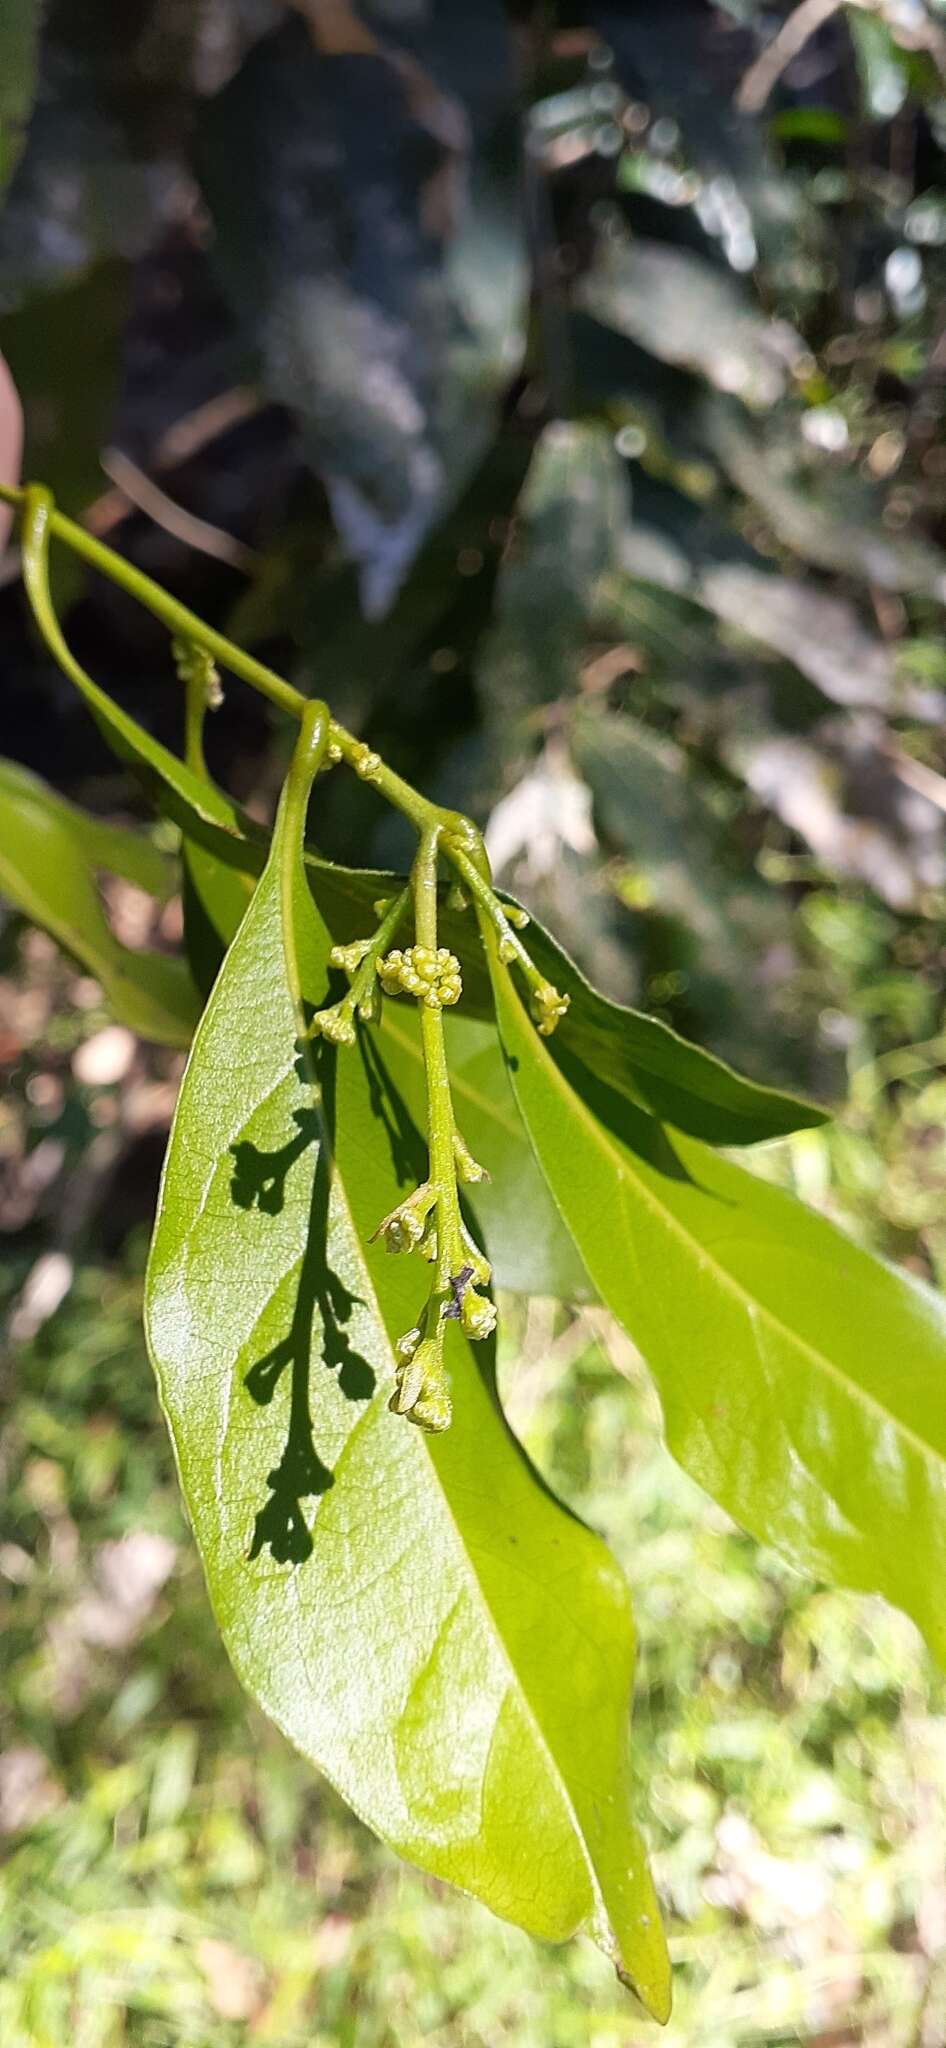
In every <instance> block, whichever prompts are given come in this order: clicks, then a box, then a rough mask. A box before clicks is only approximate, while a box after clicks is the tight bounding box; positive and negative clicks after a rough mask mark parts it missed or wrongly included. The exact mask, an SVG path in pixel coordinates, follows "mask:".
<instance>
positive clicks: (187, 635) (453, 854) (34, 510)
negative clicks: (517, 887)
mask: <svg viewBox="0 0 946 2048" xmlns="http://www.w3.org/2000/svg"><path fill="white" fill-rule="evenodd" d="M0 501H4V502H6V503H8V504H12V505H16V506H19V507H20V510H21V514H22V539H23V578H24V582H25V585H26V589H27V594H28V596H29V599H30V603H31V605H32V607H33V612H34V615H35V617H36V621H37V624H38V626H39V628H40V631H41V633H42V635H43V638H44V639H45V641H46V645H47V646H48V648H49V650H50V652H51V654H53V656H54V657H55V659H56V660H57V661H58V663H59V665H60V667H61V668H62V669H63V671H64V672H65V674H66V675H68V676H69V677H70V679H71V680H72V681H73V682H74V683H75V684H76V685H77V687H78V689H79V690H80V691H81V692H82V695H83V696H84V697H85V698H86V700H87V701H88V702H89V703H90V705H91V706H92V707H93V709H95V708H98V707H101V708H102V709H103V710H104V711H106V712H108V711H111V710H112V708H113V707H112V706H111V700H110V699H109V698H107V697H106V695H105V692H104V691H101V690H100V689H99V688H98V685H97V684H95V683H93V681H92V679H91V677H89V676H87V675H86V673H85V671H84V669H82V668H81V667H80V665H79V663H78V662H77V661H76V660H75V657H74V656H73V654H72V653H71V651H70V649H69V647H68V646H67V644H66V641H65V639H64V637H63V634H62V630H61V628H60V625H59V621H58V619H57V617H56V614H55V610H54V608H53V604H52V599H51V597H50V592H49V577H48V546H49V538H50V535H51V534H54V535H56V536H57V537H58V538H59V539H61V540H63V541H65V542H66V544H67V546H69V547H71V548H72V549H73V552H74V553H76V554H78V555H80V556H81V557H82V559H83V560H84V561H87V562H88V563H89V564H90V565H91V566H92V567H93V568H96V569H99V570H101V571H102V572H103V573H104V574H105V575H107V576H109V577H110V578H111V579H112V581H113V582H115V583H117V584H119V585H120V586H121V588H123V589H124V590H126V591H127V592H128V593H129V595H130V596H132V597H134V598H137V599H138V601H139V602H140V603H142V604H144V605H146V606H147V608H148V610H149V611H151V612H153V613H154V614H155V616H156V617H157V618H159V619H161V620H162V621H163V623H164V624H165V625H166V626H167V627H168V628H169V629H170V631H171V633H172V635H173V636H174V638H175V639H176V640H177V641H179V642H181V643H182V644H183V645H184V646H185V647H192V648H194V649H200V650H202V651H203V652H204V654H205V655H208V656H209V657H211V659H212V660H213V661H214V662H219V663H220V665H221V666H222V667H224V668H227V669H230V670H231V672H232V673H233V674H234V675H237V676H241V677H242V678H243V680H244V681H245V682H248V683H251V684H252V685H253V687H254V688H255V689H257V690H259V691H261V693H262V694H263V695H264V696H265V697H268V698H269V700H270V702H271V703H273V704H276V705H277V706H278V707H279V708H280V709H281V710H283V711H286V712H288V713H289V714H290V716H291V717H293V718H297V719H299V720H300V721H304V720H305V719H306V717H307V714H308V713H309V711H310V709H311V706H310V700H309V699H308V698H306V697H303V696H302V694H301V692H300V691H298V690H296V689H294V688H293V686H292V684H291V683H287V682H286V681H285V680H284V678H283V677H282V676H279V675H276V673H275V672H274V670H272V669H270V668H267V667H266V666H265V664H264V663H262V662H259V661H256V660H255V659H254V657H253V656H252V655H250V654H247V653H245V652H244V650H243V649H242V648H240V647H237V646H235V645H234V643H233V642H232V641H231V640H227V639H226V638H225V636H224V635H223V634H222V633H217V632H215V631H214V629H213V628H212V627H210V626H207V625H205V624H204V621H203V620H202V619H200V618H198V617H197V614H196V613H195V612H192V611H189V610H188V608H187V606H186V605H182V604H179V603H178V601H177V599H176V598H173V597H170V596H169V595H168V593H167V591H165V590H162V589H161V586H160V584H157V583H153V582H152V581H151V578H150V577H149V576H145V575H144V574H143V573H142V571H141V570H140V569H135V568H133V567H132V566H131V564H130V563H128V562H126V561H124V560H123V558H122V556H121V555H117V554H115V553H114V551H113V550H112V549H111V548H109V547H106V546H105V545H104V543H103V542H102V541H98V540H96V539H95V538H94V536H93V535H92V534H89V533H86V531H85V529H84V528H83V527H81V526H77V525H76V524H75V522H74V521H73V520H71V519H67V518H66V517H65V515H64V514H63V513H61V512H58V511H57V510H56V508H55V505H54V503H53V498H52V494H51V492H50V491H48V490H47V489H46V488H45V486H44V485H42V484H28V485H26V486H25V488H24V489H22V490H14V489H12V488H11V487H9V486H7V485H0ZM319 716H320V718H321V719H322V720H323V721H327V723H326V725H325V734H324V739H323V740H322V741H321V742H320V745H319V749H318V759H319V765H320V766H321V765H322V764H323V763H324V762H325V760H326V758H328V759H329V760H331V759H333V758H334V759H337V760H344V761H346V762H348V763H349V764H350V766H351V767H352V768H354V769H355V772H356V773H357V774H359V775H361V776H363V777H365V778H366V779H367V780H368V781H370V782H372V783H374V785H375V787H376V788H377V790H378V793H379V795H381V796H382V797H384V798H385V800H386V801H387V802H388V803H390V804H392V805H393V806H394V808H395V809H396V810H399V811H400V812H401V813H402V814H403V816H404V817H406V818H408V819H409V820H410V822H411V824H412V825H413V826H414V828H415V831H416V832H417V833H418V835H419V838H420V842H421V851H420V853H419V855H418V862H417V869H416V873H417V876H418V878H419V879H418V881H417V883H416V884H415V887H414V894H415V901H416V903H417V906H418V919H419V921H418V923H417V940H418V943H419V944H420V945H425V944H428V943H429V944H430V946H431V949H432V951H434V952H436V949H437V936H436V934H437V855H438V850H439V849H440V848H441V847H442V850H443V852H444V854H445V856H446V857H447V859H448V860H450V861H451V862H452V864H453V867H454V869H455V870H456V872H457V874H458V875H459V877H460V879H461V881H462V882H463V883H464V884H465V886H466V887H467V889H468V890H469V892H470V894H471V895H472V897H473V899H474V902H475V904H476V908H477V915H478V917H479V919H480V922H481V924H482V922H483V920H484V918H485V919H486V920H487V921H488V922H489V924H490V927H491V929H492V930H493V931H494V932H495V933H496V934H497V935H498V941H499V954H500V958H501V959H502V960H503V961H504V962H509V961H512V960H515V961H516V962H517V964H518V966H519V967H520V969H521V972H522V974H523V976H524V977H525V980H526V982H527V984H528V987H529V989H530V991H531V995H532V999H533V1000H532V1014H533V1017H534V1018H535V1019H536V1022H537V1023H538V1027H539V1030H540V1031H542V1032H545V1033H548V1032H549V1031H552V1030H554V1028H555V1024H556V1022H557V1020H558V1017H559V1016H560V1015H561V1014H562V1013H563V1012H564V1010H565V1008H566V1007H567V1000H566V999H563V998H560V997H559V996H558V995H557V992H556V990H555V989H554V988H552V987H551V985H550V984H549V983H548V982H547V981H546V980H545V978H544V976H543V975H542V974H540V973H539V971H538V969H537V968H536V967H535V966H534V965H533V963H532V960H531V959H530V957H529V954H528V952H527V950H526V948H525V946H524V945H523V943H522V941H521V939H520V938H519V937H518V934H517V933H516V931H515V930H514V928H513V925H512V923H511V921H510V919H509V917H507V915H506V912H505V911H504V909H503V907H502V905H501V903H500V902H499V899H498V898H497V896H496V893H495V891H494V889H493V887H492V884H491V880H490V871H489V861H488V859H487V856H486V849H485V847H484V845H483V840H482V837H481V835H480V833H479V832H478V831H477V829H476V826H475V825H473V824H472V823H471V821H470V819H469V818H466V817H464V816H463V814H462V812H459V811H453V810H446V809H444V808H442V807H441V806H440V805H438V804H433V803H431V802H430V800H429V798H427V797H424V796H421V795H420V793H419V792H418V791H417V790H415V789H412V787H411V785H410V783H408V782H405V781H404V779H403V777H402V776H400V775H397V774H396V773H395V772H394V770H393V769H391V768H388V767H387V766H386V764H385V763H384V762H383V761H381V760H380V759H379V757H378V756H377V755H376V754H373V753H371V751H370V750H369V748H368V747H366V746H365V744H364V741H362V740H357V739H356V738H355V737H354V734H352V733H350V732H347V731H346V730H345V727H344V726H342V725H339V724H338V722H337V720H335V719H333V718H332V717H331V715H330V714H329V713H328V712H327V711H326V710H325V709H324V707H322V708H321V710H320V714H319ZM197 717H198V711H197V707H196V705H195V704H194V703H193V701H192V694H191V692H190V690H189V694H188V711H187V732H188V739H187V747H188V760H189V763H190V765H196V763H197V760H198V755H199V757H200V761H201V765H202V758H203V755H202V745H201V737H200V732H199V730H198V729H197V725H196V721H197ZM191 757H193V758H191ZM314 772H315V771H314V770H313V773H314ZM420 920H424V923H423V925H422V923H421V921H420ZM425 931H427V932H429V933H430V934H431V937H430V939H429V941H428V940H427V939H426V938H425V937H424V935H423V934H424V932H425ZM422 1016H423V1020H424V1031H425V1033H427V1031H428V1023H429V1020H430V1018H431V1017H433V1022H434V1024H435V1025H436V1032H434V1031H433V1030H432V1029H431V1031H430V1033H429V1037H430V1048H431V1050H430V1060H429V1062H428V1064H429V1066H430V1068H431V1071H434V1072H435V1071H436V1070H437V1068H438V1067H439V1066H440V1065H443V1068H444V1071H446V1060H445V1055H444V1054H443V1049H442V1048H443V1032H442V1025H441V1023H440V1019H439V1016H438V1015H437V1013H436V1012H431V1011H428V1010H427V1008H426V1006H423V1008H422ZM435 1036H436V1039H437V1042H438V1044H439V1046H440V1049H441V1050H440V1053H439V1055H438V1053H437V1051H436V1048H435V1046H434V1037H435ZM426 1043H427V1040H426V1038H425V1046H426ZM425 1057H426V1052H425ZM448 1092H449V1091H448ZM452 1179H453V1177H452V1174H451V1181H452ZM445 1186H446V1182H445ZM445 1201H446V1203H447V1209H448V1211H449V1196H445ZM453 1206H454V1208H456V1207H457V1204H456V1185H455V1181H454V1182H453ZM445 1213H446V1212H445ZM450 1235H451V1237H452V1236H453V1235H454V1233H453V1231H452V1226H451V1231H450ZM459 1242H460V1239H459V1231H457V1233H456V1244H457V1245H458V1244H459Z"/></svg>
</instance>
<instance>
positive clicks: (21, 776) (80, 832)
mask: <svg viewBox="0 0 946 2048" xmlns="http://www.w3.org/2000/svg"><path fill="white" fill-rule="evenodd" d="M18 797H23V798H30V797H31V798H32V799H33V801H34V802H36V803H44V804H46V805H47V806H48V808H49V809H50V811H53V812H55V813H56V814H57V815H58V816H60V817H61V818H62V820H63V822H64V823H66V824H68V827H69V830H70V831H71V832H73V833H74V835H75V837H76V840H77V842H78V843H79V845H80V846H81V847H82V849H83V851H84V853H85V856H86V859H87V860H88V861H89V863H90V865H91V866H92V867H94V868H102V869H104V870H105V872H106V873H107V874H110V875H121V876H122V877H123V878H124V880H125V881H126V882H133V883H134V885H135V887H136V888H137V889H143V890H144V892H145V895H146V896H154V897H156V898H157V900H158V901H159V902H161V903H163V902H166V900H167V898H168V897H169V896H172V895H173V893H174V890H175V888H176V886H177V878H176V875H175V871H174V862H173V861H172V860H171V859H169V857H168V855H167V854H166V853H162V852H161V850H160V848H159V847H157V846H155V844H154V841H153V840H152V839H149V838H148V837H147V835H146V834H145V833H144V832H134V831H129V830H127V829H126V828H125V827H124V826H121V825H110V824H108V823H107V822H106V820H105V819H104V818H93V817H91V816H90V815H89V813H88V812H87V811H80V810H78V809H77V807H76V806H75V805H74V804H70V803H67V801H66V799H65V797H61V796H58V795H57V794H56V793H55V792H54V791H53V790H51V789H50V788H49V786H48V784H47V783H45V782H43V781H42V779H41V778H40V776H38V775H33V774H31V772H30V770H29V769H28V768H22V767H21V766H20V764H19V762H17V761H4V760H0V803H3V802H6V801H12V802H15V801H16V799H17V798H18Z"/></svg>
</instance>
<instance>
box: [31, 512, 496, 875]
mask: <svg viewBox="0 0 946 2048" xmlns="http://www.w3.org/2000/svg"><path fill="white" fill-rule="evenodd" d="M0 502H3V503H5V504H7V505H15V506H18V507H19V508H20V510H21V513H22V517H23V541H24V564H23V566H24V580H25V582H26V585H27V590H28V594H29V597H30V601H31V603H32V605H33V609H34V611H35V614H36V619H37V623H38V624H39V627H40V630H41V632H42V634H43V637H44V639H45V640H46V644H47V646H48V647H49V649H50V652H51V653H52V654H54V655H55V657H56V660H57V661H58V662H59V663H60V665H61V667H62V668H63V669H64V670H65V673H66V674H67V675H69V676H70V677H71V678H72V680H73V681H77V680H78V679H79V677H80V676H81V678H82V683H83V685H85V684H87V683H88V681H89V678H88V677H86V676H85V675H84V672H83V671H82V670H80V669H79V666H78V663H77V662H75V661H74V659H73V657H72V655H71V654H70V652H69V649H68V647H67V645H66V642H65V640H64V639H63V636H62V633H61V631H60V628H59V624H58V621H57V619H56V616H55V613H54V611H53V609H52V605H51V603H50V601H49V592H48V586H47V587H46V589H45V590H43V588H42V587H41V582H40V580H39V579H37V577H36V574H35V564H36V562H38V561H39V560H40V559H41V558H42V556H43V554H44V550H45V545H46V542H47V541H48V538H49V536H50V535H52V536H54V537H55V538H56V539H57V540H61V541H64V542H65V544H66V546H67V547H70V548H71V549H72V551H73V554H76V555H79V556H80V557H81V559H82V560H83V561H84V562H88V564H89V566H90V568H92V569H98V570H100V571H101V573H102V574H103V575H105V576H108V577H109V578H110V579H111V581H112V582H113V583H117V584H118V585H119V586H120V588H121V589H122V590H125V591H127V592H128V595H129V596H130V597H134V598H136V599H137V600H138V602H139V604H143V605H144V606H145V607H146V608H147V610H148V611H150V612H153V614H154V616H155V617H156V618H158V619H160V620H161V621H162V622H163V624H164V625H166V626H167V627H168V629H169V630H170V632H171V633H172V634H174V635H175V636H176V637H177V638H178V639H180V640H184V641H191V642H192V643H193V644H194V645H195V646H197V647H202V648H204V649H205V650H206V652H207V653H208V654H211V655H212V656H213V658H214V660H215V661H217V662H219V663H220V666H221V668H226V669H229V671H230V673H231V675H235V676H240V677H241V678H242V680H243V681H244V682H246V683H250V684H252V686H253V688H254V689H256V690H259V691H260V692H261V694H262V695H263V696H264V697H268V698H269V701H270V703H271V704H275V705H277V706H278V708H279V710H281V711H286V712H288V713H289V716H290V717H291V718H301V717H302V714H303V711H304V710H305V707H306V704H307V702H308V699H307V698H306V697H304V696H303V695H302V692H301V691H300V690H296V689H294V688H293V685H292V684H291V683H287V682H286V680H285V678H284V677H283V676H280V675H277V674H276V671H275V670H274V669H271V668H267V666H266V664H265V662H261V661H257V660H256V659H255V657H254V656H253V655H252V654H247V653H246V651H245V649H244V648H242V647H238V646H237V645H236V644H235V642H234V641H232V640H228V639H227V638H226V636H225V635H224V634H223V633H218V632H216V631H215V629H214V628H213V627H212V626H208V625H205V623H204V621H203V619H200V618H198V616H197V613H196V612H192V611H190V610H189V609H188V607H187V605H184V604H181V603H179V601H178V599H177V598H175V597H171V596H170V595H169V593H168V592H167V591H166V590H162V588H161V585H160V584H159V583H154V582H152V580H151V577H150V576H146V575H145V574H144V572H143V570H141V569H136V568H134V567H133V565H132V564H131V563H130V562H126V561H125V559H124V557H123V556H122V555H118V554H116V553H115V551H114V549H113V548H110V547H107V546H106V545H105V543H104V541H100V540H96V539H95V536H94V535H93V534H91V533H87V532H86V530H85V528H84V527H82V526H78V525H77V524H76V522H75V520H73V519H68V518H67V517H66V515H65V513H64V512H59V511H57V509H56V506H55V504H54V501H53V497H52V493H51V492H50V491H48V490H47V489H46V488H45V486H44V485H42V484H27V485H26V486H25V487H24V488H23V489H22V490H14V489H13V488H12V487H11V486H9V485H6V484H0ZM28 557H31V558H32V561H33V564H34V573H33V574H31V573H30V568H29V562H28ZM333 747H335V748H337V749H338V752H339V755H340V757H341V759H342V760H344V761H346V762H348V764H349V765H350V766H351V767H352V768H354V769H355V770H356V772H359V773H364V760H365V755H366V752H367V750H366V748H365V746H364V742H363V741H361V740H358V739H356V738H355V735H354V733H350V732H347V731H346V729H345V727H344V726H343V725H339V724H338V722H337V721H336V720H335V719H331V721H330V728H329V734H328V740H327V744H326V752H328V751H330V749H331V748H333ZM369 779H370V780H371V781H372V782H373V783H374V785H375V787H376V788H377V790H378V792H379V794H380V795H381V796H383V797H384V798H385V800H386V802H388V803H389V804H392V805H393V806H394V809H395V810H398V811H401V812H402V813H403V815H404V817H406V818H409V819H410V822H411V824H412V825H413V826H414V827H415V829H416V830H417V831H418V832H424V831H426V830H427V829H429V827H430V826H431V825H433V824H438V825H440V826H441V827H443V828H444V829H445V830H449V831H450V832H451V833H453V834H455V835H456V836H457V837H458V838H459V840H460V841H461V842H463V843H468V844H471V845H472V843H473V835H474V827H473V826H471V824H470V822H469V820H468V819H466V818H464V817H463V816H462V814H461V813H460V812H459V811H448V810H443V809H441V808H440V807H439V806H438V805H436V804H432V803H430V801H429V800H428V798H427V797H424V796H421V795H420V794H419V792H418V791H417V790H416V789H412V788H411V785H410V783H409V782H405V781H404V779H403V777H402V776H400V775H397V774H396V773H395V771H394V769H393V768H388V767H387V766H386V764H385V763H384V762H378V764H377V767H376V768H373V769H372V772H371V774H370V777H369Z"/></svg>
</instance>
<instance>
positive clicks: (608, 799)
mask: <svg viewBox="0 0 946 2048" xmlns="http://www.w3.org/2000/svg"><path fill="white" fill-rule="evenodd" d="M574 745H575V756H576V760H577V762H578V765H579V766H580V768H581V769H582V772H583V773H584V774H585V776H586V777H587V780H588V783H589V785H590V788H591V791H592V794H593V796H594V799H595V808H596V813H597V816H598V817H599V819H600V822H601V825H602V827H603V829H604V831H605V832H606V833H607V835H608V837H609V839H610V841H611V843H612V845H614V846H617V847H620V848H621V850H622V851H623V852H624V853H626V854H627V856H628V859H629V861H630V863H631V866H632V869H633V873H634V877H635V879H636V880H637V882H638V884H643V885H644V886H643V893H642V894H641V892H640V890H639V891H638V893H637V895H636V897H635V901H636V902H640V903H642V907H643V910H644V914H645V915H646V914H648V913H656V914H657V915H658V916H663V917H672V918H674V919H676V920H678V921H679V923H680V924H681V925H682V926H683V928H684V930H685V931H686V932H687V933H689V935H690V938H691V941H692V943H691V945H690V947H689V948H688V950H687V953H686V956H685V981H686V1000H687V1004H688V1007H691V1008H693V1009H695V1011H696V1012H697V1013H698V1014H699V1015H701V1017H702V1018H703V1020H704V1023H705V1024H706V1025H707V1026H708V1028H709V1030H710V1032H711V1035H712V1037H713V1039H714V1042H715V1043H716V1044H717V1045H719V1046H721V1047H723V1048H725V1050H726V1051H735V1049H736V1048H740V1049H741V1050H742V1052H743V1057H745V1052H746V1050H748V1049H750V1048H751V1049H753V1050H754V1051H755V1055H756V1064H757V1065H758V1064H760V1061H761V1060H762V1059H764V1060H765V1063H766V1067H767V1068H768V1070H769V1071H771V1068H772V1060H773V1055H774V1051H775V1045H774V1041H777V1037H778V1022H777V1015H776V1012H775V1010H774V1006H773V996H774V995H777V992H778V989H779V986H780V985H781V984H782V983H783V982H784V981H785V979H786V977H787V976H788V974H789V973H790V972H791V970H792V968H793V967H794V966H795V965H796V964H797V963H796V961H795V957H794V950H793V944H792V918H791V914H790V911H789V909H788V907H787V906H786V904H785V903H784V901H783V900H782V899H781V898H780V896H779V895H778V893H777V891H776V890H775V889H773V888H768V887H766V885H765V884H764V883H763V882H762V881H761V880H760V879H759V878H758V877H757V876H755V875H754V874H753V873H752V871H751V869H748V870H747V866H746V862H745V856H744V855H741V850H740V856H741V857H740V858H738V859H734V858H733V851H734V850H733V849H732V848H731V847H730V848H727V846H726V835H725V828H724V825H723V822H722V820H721V818H720V816H719V815H718V812H716V811H714V809H713V806H712V804H711V802H710V797H709V792H708V791H707V789H706V787H705V785H704V783H703V782H702V781H701V778H700V776H699V773H698V772H693V771H692V770H691V768H690V765H689V763H688V761H687V757H686V754H685V753H684V752H683V750H682V748H680V747H678V746H676V745H675V744H674V742H673V741H672V740H669V739H666V738H663V737H660V736H658V735H656V734H654V733H651V732H648V731H647V730H646V729H645V728H644V727H643V726H641V725H639V724H638V723H637V721H636V720H634V719H632V718H629V717H626V716H625V717H622V718H617V717H613V716H607V715H597V716H590V715H585V716H583V717H580V718H579V719H578V720H577V721H576V724H575V727H574ZM763 1071H765V1068H763Z"/></svg>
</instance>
